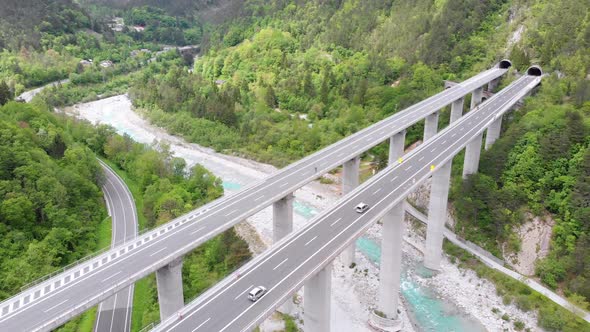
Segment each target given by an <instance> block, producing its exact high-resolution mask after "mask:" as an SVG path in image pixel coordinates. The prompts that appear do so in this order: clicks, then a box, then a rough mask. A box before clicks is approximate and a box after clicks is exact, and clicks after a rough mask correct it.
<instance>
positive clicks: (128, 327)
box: [125, 285, 133, 331]
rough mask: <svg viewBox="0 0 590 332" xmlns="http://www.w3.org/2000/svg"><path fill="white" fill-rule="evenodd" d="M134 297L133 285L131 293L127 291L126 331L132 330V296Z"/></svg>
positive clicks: (130, 287)
mask: <svg viewBox="0 0 590 332" xmlns="http://www.w3.org/2000/svg"><path fill="white" fill-rule="evenodd" d="M132 297H133V285H131V286H129V293H127V310H125V328H126V329H127V330H126V331H131V321H130V320H129V314H131V298H132Z"/></svg>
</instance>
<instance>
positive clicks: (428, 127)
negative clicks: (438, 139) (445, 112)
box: [424, 111, 439, 142]
mask: <svg viewBox="0 0 590 332" xmlns="http://www.w3.org/2000/svg"><path fill="white" fill-rule="evenodd" d="M438 113H439V112H438V111H436V112H434V113H432V114H430V115H428V116H427V117H426V119H424V142H426V141H427V140H429V139H430V138H431V137H433V136H434V135H436V133H437V131H438Z"/></svg>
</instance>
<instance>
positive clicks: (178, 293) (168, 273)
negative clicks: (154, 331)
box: [156, 257, 184, 320]
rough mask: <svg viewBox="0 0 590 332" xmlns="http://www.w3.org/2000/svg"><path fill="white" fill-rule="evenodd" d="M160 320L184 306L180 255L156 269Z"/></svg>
mask: <svg viewBox="0 0 590 332" xmlns="http://www.w3.org/2000/svg"><path fill="white" fill-rule="evenodd" d="M156 281H157V284H158V303H159V304H160V320H164V319H166V318H168V317H170V316H171V315H172V314H174V313H175V312H176V311H178V310H180V309H181V308H182V307H184V296H183V294H182V257H180V258H177V259H175V260H174V261H172V262H171V263H170V264H168V265H166V266H164V267H162V268H160V269H159V270H158V271H156Z"/></svg>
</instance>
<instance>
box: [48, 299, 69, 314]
mask: <svg viewBox="0 0 590 332" xmlns="http://www.w3.org/2000/svg"><path fill="white" fill-rule="evenodd" d="M66 302H68V300H63V301H61V302H60V303H58V304H56V305H54V306H53V307H51V308H48V309H47V310H44V312H49V311H51V310H52V309H55V308H57V307H59V306H60V305H62V304H64V303H66Z"/></svg>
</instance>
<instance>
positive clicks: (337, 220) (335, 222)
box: [330, 218, 342, 227]
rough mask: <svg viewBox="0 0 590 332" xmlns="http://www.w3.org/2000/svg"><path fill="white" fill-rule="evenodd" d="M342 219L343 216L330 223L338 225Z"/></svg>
mask: <svg viewBox="0 0 590 332" xmlns="http://www.w3.org/2000/svg"><path fill="white" fill-rule="evenodd" d="M340 220H342V218H338V219H336V221H334V222H333V223H331V224H330V227H331V226H334V225H336V224H337V223H338V222H339V221H340Z"/></svg>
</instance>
